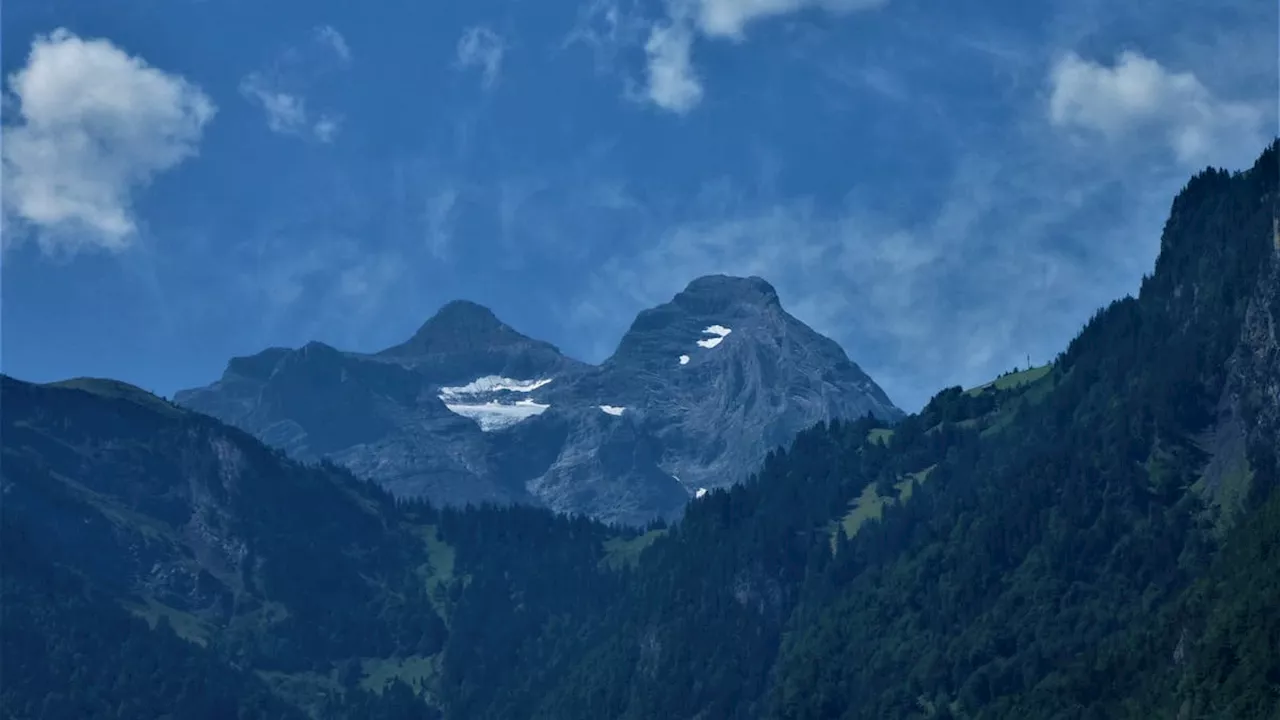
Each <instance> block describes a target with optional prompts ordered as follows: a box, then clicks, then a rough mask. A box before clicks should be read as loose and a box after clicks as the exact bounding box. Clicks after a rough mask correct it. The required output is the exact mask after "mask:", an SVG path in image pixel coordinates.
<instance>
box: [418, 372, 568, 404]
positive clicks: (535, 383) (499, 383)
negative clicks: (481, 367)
mask: <svg viewBox="0 0 1280 720" xmlns="http://www.w3.org/2000/svg"><path fill="white" fill-rule="evenodd" d="M552 380H554V378H542V379H540V380H512V379H511V378H507V377H502V376H501V375H485V376H484V377H482V378H478V379H476V380H472V381H471V382H469V383H467V384H466V385H459V386H457V387H442V388H440V395H441V398H440V399H441V400H443V399H444V396H446V395H447V396H449V397H450V398H454V397H459V396H462V395H479V394H480V393H490V392H501V391H503V390H506V391H509V392H518V393H529V392H533V391H534V390H537V389H538V388H540V387H542V386H543V385H546V384H547V383H549V382H551V381H552Z"/></svg>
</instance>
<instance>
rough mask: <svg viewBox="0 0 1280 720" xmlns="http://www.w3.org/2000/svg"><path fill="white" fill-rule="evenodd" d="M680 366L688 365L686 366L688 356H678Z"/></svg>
mask: <svg viewBox="0 0 1280 720" xmlns="http://www.w3.org/2000/svg"><path fill="white" fill-rule="evenodd" d="M680 364H681V365H688V364H689V356H688V355H681V356H680Z"/></svg>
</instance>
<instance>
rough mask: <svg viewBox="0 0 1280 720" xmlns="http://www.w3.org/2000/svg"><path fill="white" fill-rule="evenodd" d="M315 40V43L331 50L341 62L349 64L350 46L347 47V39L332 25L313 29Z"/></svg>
mask: <svg viewBox="0 0 1280 720" xmlns="http://www.w3.org/2000/svg"><path fill="white" fill-rule="evenodd" d="M315 38H316V41H317V42H320V43H322V44H324V45H327V46H328V47H329V48H330V49H332V50H333V52H334V54H336V55H337V56H338V59H339V60H341V61H342V62H344V63H346V62H351V46H350V45H347V39H346V38H345V37H343V36H342V33H340V32H338V31H337V30H336V29H334V27H333V26H332V25H321V26H320V27H317V28H316V29H315Z"/></svg>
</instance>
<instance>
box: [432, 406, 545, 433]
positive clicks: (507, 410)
mask: <svg viewBox="0 0 1280 720" xmlns="http://www.w3.org/2000/svg"><path fill="white" fill-rule="evenodd" d="M444 406H445V407H446V408H449V411H450V412H453V413H457V414H458V415H461V416H462V417H465V418H470V419H471V420H475V421H476V424H478V425H479V426H480V429H481V430H483V431H485V432H491V431H493V430H501V429H502V428H505V427H511V426H512V425H515V424H516V423H518V422H520V421H521V420H527V419H528V418H531V417H533V416H534V415H541V414H542V413H544V412H546V411H547V408H549V407H551V406H550V405H544V404H542V403H539V402H534V401H533V400H518V401H516V402H514V403H500V402H498V401H497V400H490V401H489V402H487V403H478V404H472V403H448V402H447V403H445V404H444Z"/></svg>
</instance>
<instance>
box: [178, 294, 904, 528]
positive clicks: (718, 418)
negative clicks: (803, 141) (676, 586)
mask: <svg viewBox="0 0 1280 720" xmlns="http://www.w3.org/2000/svg"><path fill="white" fill-rule="evenodd" d="M176 400H177V402H178V403H179V404H181V405H183V406H185V407H190V408H192V409H195V410H199V411H200V412H204V413H208V414H210V415H213V416H215V417H218V418H221V419H223V420H225V421H227V422H229V423H232V424H234V425H236V426H238V427H241V428H243V429H245V430H247V431H249V432H251V433H253V434H255V435H256V436H258V437H259V438H261V439H262V440H264V441H265V442H267V443H269V444H271V445H275V446H277V447H280V448H283V449H284V450H285V451H286V452H288V453H290V454H291V455H293V456H294V457H297V458H301V459H318V458H322V457H323V458H329V459H332V460H334V461H335V462H338V463H340V464H342V465H345V466H346V467H348V468H350V469H351V470H352V471H354V472H355V473H357V474H358V475H360V476H362V477H368V478H372V479H375V480H377V481H378V482H379V483H381V484H382V485H384V486H385V487H387V488H388V489H389V490H391V491H392V492H393V493H395V494H397V495H399V496H402V497H426V498H429V499H431V500H433V501H435V502H440V503H445V504H451V505H462V504H466V503H480V502H521V503H530V504H539V505H544V506H546V507H549V508H552V509H554V510H558V511H565V512H581V513H587V514H590V515H592V516H594V517H597V518H600V519H603V520H607V521H620V522H627V523H632V524H643V523H644V522H646V521H648V520H650V519H652V518H654V517H666V518H671V517H675V516H676V515H678V514H679V513H680V512H681V510H682V508H683V506H684V504H685V503H686V502H687V501H688V499H689V498H690V497H693V496H695V495H697V494H698V492H699V491H704V492H705V490H707V489H710V488H715V487H723V486H726V485H729V484H732V483H734V482H739V481H741V480H742V479H743V478H745V477H746V476H747V474H748V473H750V472H752V471H753V470H754V469H755V468H756V467H758V465H759V463H760V461H761V460H762V459H763V458H764V456H765V454H766V453H767V452H768V451H770V450H771V449H773V448H775V447H778V446H781V445H784V444H786V443H787V442H789V441H790V439H791V438H792V437H794V435H795V434H796V433H797V432H799V431H800V430H802V429H804V428H806V427H809V426H811V425H813V424H814V423H816V422H819V421H824V420H829V419H833V418H856V417H861V416H863V415H865V414H867V413H871V414H873V415H875V416H876V417H880V418H882V419H886V420H893V419H896V418H899V417H901V416H902V413H901V411H899V410H898V409H897V408H895V407H894V406H893V404H892V403H891V402H890V401H889V399H888V397H886V396H885V394H884V392H883V391H882V390H881V389H880V388H879V387H878V386H876V384H875V383H874V382H873V381H872V380H871V379H870V378H869V377H867V375H866V374H865V373H864V372H862V370H861V369H860V368H859V367H858V366H857V365H856V364H855V363H853V362H852V361H850V360H849V358H848V357H847V356H846V355H845V353H844V351H843V350H841V349H840V347H839V346H838V345H837V344H836V343H835V342H833V341H831V340H829V339H828V338H825V337H823V336H821V335H819V334H818V333H816V332H814V331H813V330H811V329H810V328H808V327H807V326H805V325H804V324H803V323H801V322H799V321H798V320H796V319H795V318H794V317H792V316H791V315H789V314H788V313H787V312H786V311H785V310H783V309H782V306H781V304H780V302H779V299H778V296H777V293H776V292H775V291H774V289H773V288H772V287H771V286H770V285H769V284H768V283H766V282H765V281H763V280H761V279H759V278H733V277H727V276H709V277H704V278H699V279H697V280H695V281H693V282H692V283H690V284H689V286H688V287H687V288H686V289H685V290H684V291H683V292H681V293H680V294H678V295H677V296H676V297H675V298H674V299H673V300H672V301H671V302H670V303H667V304H664V305H662V306H659V307H656V308H653V309H650V310H646V311H644V312H643V313H641V314H640V316H639V317H637V319H636V321H635V322H634V323H633V325H632V327H631V329H630V330H629V331H628V332H627V334H626V336H625V337H624V338H623V339H622V342H621V344H620V345H619V348H618V351H617V352H616V353H615V354H614V355H613V356H612V357H611V358H609V359H608V360H607V361H606V362H605V363H604V364H602V365H601V366H599V367H595V366H591V365H587V364H585V363H581V362H578V361H576V360H573V359H571V358H568V357H565V356H564V355H562V354H561V353H560V351H559V350H558V349H557V348H555V347H554V346H552V345H550V344H547V343H544V342H541V341H538V340H533V339H531V338H528V337H526V336H524V335H521V334H520V333H518V332H517V331H515V330H513V329H512V328H510V327H509V326H507V325H505V324H503V323H502V322H501V321H500V320H498V319H497V318H496V317H494V315H493V313H492V312H490V311H489V310H488V309H486V308H484V307H481V306H479V305H476V304H474V303H470V302H466V301H455V302H452V303H449V304H448V305H446V306H445V307H443V308H442V309H441V310H440V311H439V312H438V313H437V314H436V315H435V316H433V317H432V318H431V319H429V320H428V321H427V322H426V323H425V324H423V326H422V328H421V329H419V330H418V332H417V333H415V334H414V336H413V337H412V338H410V339H409V340H408V341H406V342H405V343H403V344H401V345H397V346H395V347H392V348H388V349H387V350H384V351H382V352H379V353H376V354H373V355H362V354H357V353H347V352H341V351H338V350H335V349H334V348H331V347H328V346H326V345H323V344H321V343H311V344H308V345H306V346H304V347H302V348H300V349H298V350H286V349H280V348H273V349H270V350H266V351H264V352H262V353H259V354H258V355H255V356H252V357H246V358H235V359H233V360H232V361H231V362H230V363H229V364H228V366H227V370H226V372H225V373H224V374H223V377H222V379H220V380H219V381H217V382H215V383H214V384H212V385H210V386H208V387H206V388H200V389H195V390H188V391H183V392H180V393H178V395H177V396H176Z"/></svg>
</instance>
